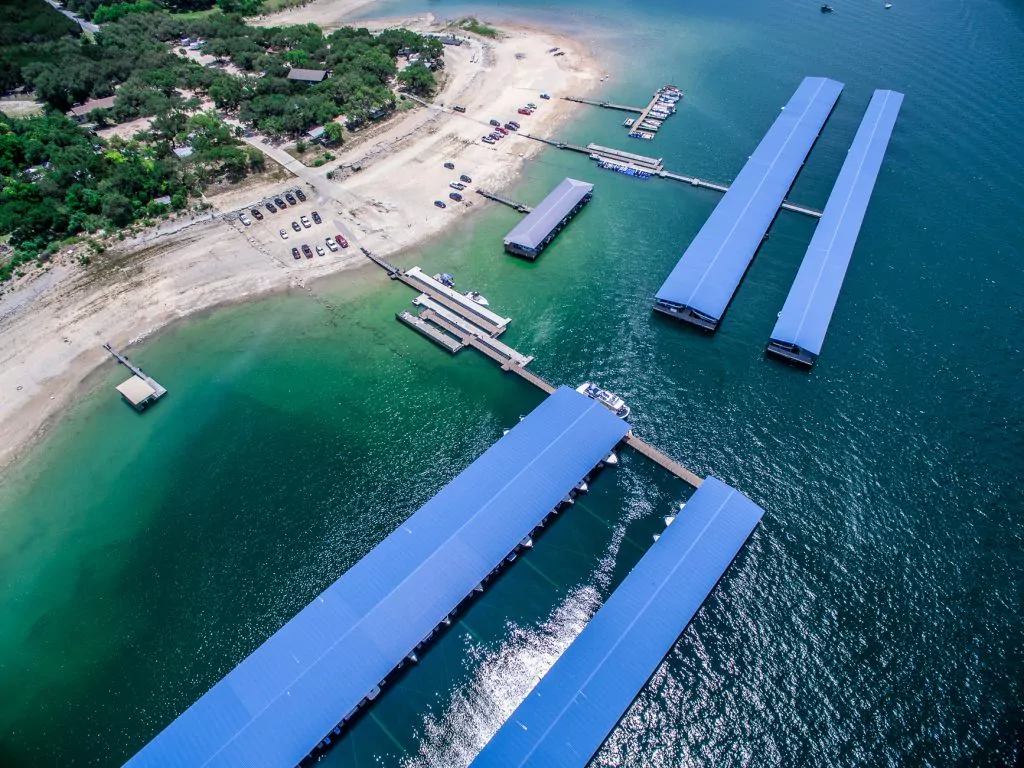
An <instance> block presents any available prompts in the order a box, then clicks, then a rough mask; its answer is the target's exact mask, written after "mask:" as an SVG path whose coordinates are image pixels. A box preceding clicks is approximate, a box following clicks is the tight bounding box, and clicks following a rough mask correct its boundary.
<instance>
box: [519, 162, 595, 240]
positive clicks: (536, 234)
mask: <svg viewBox="0 0 1024 768" xmlns="http://www.w3.org/2000/svg"><path fill="white" fill-rule="evenodd" d="M593 191H594V185H593V184H588V183H587V182H585V181H577V180H576V179H564V180H563V181H562V183H561V184H559V185H558V186H557V187H555V188H554V189H553V190H551V194H549V195H548V196H547V197H545V198H544V199H543V200H542V201H541V203H540V205H538V206H537V207H536V208H534V209H533V212H532V213H530V214H529V215H528V216H527V217H526V218H524V219H523V220H522V221H520V222H519V223H518V224H517V225H516V226H515V227H514V228H513V229H512V231H511V232H509V233H508V234H507V235H505V242H506V243H509V242H511V243H516V244H517V245H521V246H524V247H526V248H536V247H538V246H539V245H541V243H542V242H543V240H544V238H546V237H547V236H548V235H549V234H550V233H551V230H552V229H554V228H555V227H556V226H558V224H559V222H561V221H562V219H564V218H565V217H566V215H568V213H569V212H570V211H571V210H572V209H573V208H574V207H575V206H576V204H577V203H579V201H580V200H582V199H583V198H584V197H585V196H587V195H589V194H591V193H592V192H593Z"/></svg>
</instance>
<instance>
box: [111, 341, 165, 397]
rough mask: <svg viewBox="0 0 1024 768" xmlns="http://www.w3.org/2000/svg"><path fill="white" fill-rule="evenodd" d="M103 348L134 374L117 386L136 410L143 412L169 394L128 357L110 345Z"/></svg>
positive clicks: (122, 395)
mask: <svg viewBox="0 0 1024 768" xmlns="http://www.w3.org/2000/svg"><path fill="white" fill-rule="evenodd" d="M103 348H104V349H105V350H107V352H109V353H110V354H112V355H113V356H114V359H115V360H117V362H119V363H120V364H121V365H123V366H124V367H125V368H127V369H128V370H129V371H131V372H132V374H133V376H132V377H131V378H130V379H128V380H127V381H125V382H122V383H121V384H119V385H118V386H117V391H118V392H120V393H121V397H123V398H124V399H125V400H126V401H127V402H128V403H129V404H130V405H131V406H132V407H133V408H134V409H135V410H137V411H142V410H145V409H146V408H148V407H149V406H150V405H152V404H153V403H155V402H156V401H157V400H159V399H160V398H161V397H163V396H164V395H166V394H167V389H166V388H164V387H163V386H161V385H160V384H159V383H158V382H157V381H156V380H155V379H152V378H150V377H149V376H147V375H146V373H145V372H144V371H143V370H142V369H141V368H139V367H138V366H136V365H135V364H133V363H132V361H131V360H129V359H128V358H127V357H125V356H124V355H122V354H121V353H120V352H118V351H117V350H116V349H114V348H113V347H112V346H111V345H110V344H109V343H107V344H104V345H103Z"/></svg>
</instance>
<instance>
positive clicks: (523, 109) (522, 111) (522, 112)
mask: <svg viewBox="0 0 1024 768" xmlns="http://www.w3.org/2000/svg"><path fill="white" fill-rule="evenodd" d="M519 114H520V115H530V114H533V113H532V112H530V110H528V109H527V108H526V107H520V108H519Z"/></svg>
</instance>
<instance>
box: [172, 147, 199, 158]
mask: <svg viewBox="0 0 1024 768" xmlns="http://www.w3.org/2000/svg"><path fill="white" fill-rule="evenodd" d="M171 152H173V153H174V154H175V155H177V156H178V157H180V158H181V159H182V160H184V159H185V158H186V157H192V155H194V154H195V152H196V151H195V150H194V149H193V148H192V147H191V146H184V147H175V148H174V149H172V150H171Z"/></svg>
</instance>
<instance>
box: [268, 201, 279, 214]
mask: <svg viewBox="0 0 1024 768" xmlns="http://www.w3.org/2000/svg"><path fill="white" fill-rule="evenodd" d="M267 210H268V211H270V212H271V213H277V208H275V207H274V204H273V203H267Z"/></svg>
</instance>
